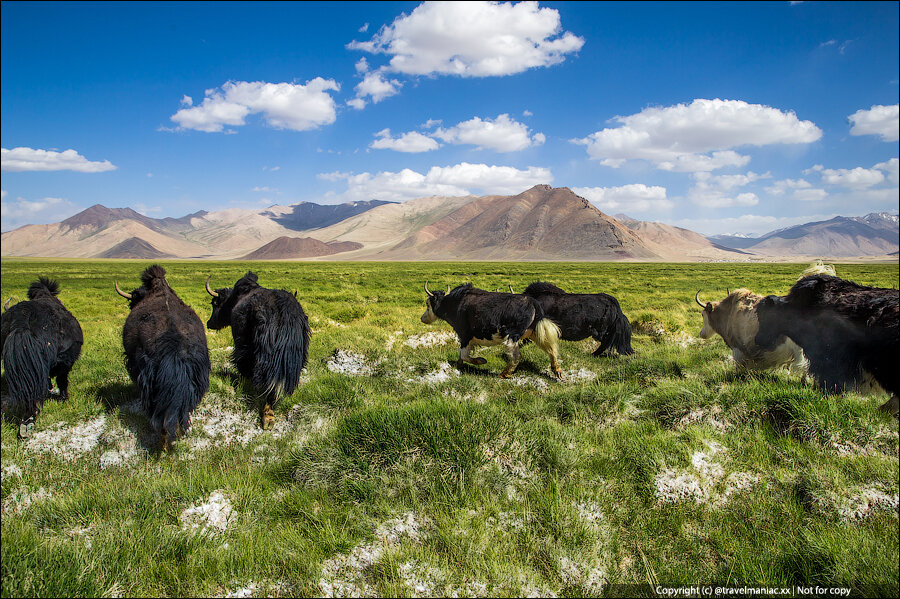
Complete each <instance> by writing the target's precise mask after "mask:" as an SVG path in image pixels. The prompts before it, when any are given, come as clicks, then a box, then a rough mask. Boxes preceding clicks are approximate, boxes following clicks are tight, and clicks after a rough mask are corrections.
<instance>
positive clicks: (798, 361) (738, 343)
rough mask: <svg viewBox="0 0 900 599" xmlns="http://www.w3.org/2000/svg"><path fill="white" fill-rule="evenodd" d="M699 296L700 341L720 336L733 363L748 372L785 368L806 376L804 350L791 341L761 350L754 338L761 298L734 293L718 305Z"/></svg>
mask: <svg viewBox="0 0 900 599" xmlns="http://www.w3.org/2000/svg"><path fill="white" fill-rule="evenodd" d="M699 298H700V292H699V291H698V292H697V295H696V296H695V299H696V301H697V303H698V304H700V306H701V307H703V329H702V330H701V331H700V338H701V339H709V338H710V337H712V336H713V335H715V334H719V335H720V336H721V337H722V339H723V340H724V341H725V345H727V346H728V347H730V348H731V354H732V356H733V357H734V363H735V364H736V365H738V366H740V367H742V368H748V369H751V370H766V369H769V368H779V367H781V366H786V367H788V368H790V369H792V370H794V371H796V372H798V373H803V374H805V373H806V368H807V362H806V358H805V357H804V356H803V350H802V349H800V346H798V345H797V344H796V343H794V342H793V341H791V340H790V339H787V338H784V339H781V340H780V341H779V342H778V343H777V344H775V345H774V346H773V347H769V348H763V347H760V346H759V345H757V344H756V341H754V338H755V337H756V333H757V331H758V330H759V321H758V319H757V316H756V310H757V306H758V305H759V302H760V301H761V300H762V299H763V296H761V295H757V294H755V293H751V292H750V291H749V290H747V289H736V290H734V291H732V292H731V293H729V294H728V296H726V297H725V299H723V300H722V301H719V302H706V304H705V305H704V304H702V303H701V302H700V299H699Z"/></svg>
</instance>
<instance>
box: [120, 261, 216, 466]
mask: <svg viewBox="0 0 900 599" xmlns="http://www.w3.org/2000/svg"><path fill="white" fill-rule="evenodd" d="M141 282H142V283H143V285H141V286H140V287H138V288H137V289H135V290H134V291H132V292H131V293H125V292H124V291H122V290H121V289H119V284H118V282H116V292H118V294H119V295H121V296H122V297H124V298H126V299H127V300H128V301H129V305H130V307H131V313H130V314H129V315H128V318H127V319H126V320H125V326H124V327H122V343H123V345H124V347H125V367H126V369H127V370H128V375H129V376H130V377H131V380H132V381H133V382H134V384H135V385H136V386H137V388H138V394H139V395H140V400H141V405H142V406H143V408H144V410H145V411H146V413H147V417H148V419H149V420H150V426H151V427H152V428H153V430H154V431H155V432H156V433H157V434H158V435H159V436H160V450H162V451H168V450H169V449H170V448H171V446H172V443H173V442H174V441H175V440H177V439H178V437H179V436H180V435H182V434H184V433H185V432H186V431H187V430H188V428H190V426H191V413H192V412H193V411H194V409H195V408H196V407H197V405H199V403H200V400H201V399H202V398H203V396H204V395H206V391H207V389H209V371H210V362H209V350H208V349H207V346H206V330H205V329H204V328H203V321H202V320H200V317H199V316H197V313H196V312H194V310H193V309H192V308H191V307H190V306H188V305H187V304H185V303H184V302H183V301H181V298H179V297H178V295H177V294H176V293H175V291H174V290H173V289H172V288H171V287H170V286H169V282H168V281H167V280H166V271H165V270H164V269H163V268H162V267H161V266H158V265H154V266H151V267H149V268H147V269H146V270H145V271H144V272H143V274H141Z"/></svg>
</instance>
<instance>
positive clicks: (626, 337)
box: [594, 310, 634, 356]
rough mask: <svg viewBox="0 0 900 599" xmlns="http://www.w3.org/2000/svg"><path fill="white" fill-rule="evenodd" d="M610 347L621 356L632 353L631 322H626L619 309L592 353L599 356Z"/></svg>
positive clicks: (626, 319) (625, 317)
mask: <svg viewBox="0 0 900 599" xmlns="http://www.w3.org/2000/svg"><path fill="white" fill-rule="evenodd" d="M610 348H612V349H614V350H616V351H617V352H619V355H622V356H630V355H631V354H633V353H634V350H633V349H631V323H629V322H628V317H627V316H625V314H624V313H623V312H622V311H621V310H620V311H619V313H618V314H617V315H616V319H615V322H613V324H612V326H610V327H609V328H607V329H606V331H605V334H604V336H603V338H602V339H601V340H600V346H599V347H598V348H597V349H596V351H594V355H595V356H599V355H601V354H602V353H603V352H605V351H606V350H608V349H610Z"/></svg>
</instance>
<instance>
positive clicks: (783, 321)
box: [755, 275, 900, 416]
mask: <svg viewBox="0 0 900 599" xmlns="http://www.w3.org/2000/svg"><path fill="white" fill-rule="evenodd" d="M757 312H758V315H759V332H758V333H757V334H756V339H755V340H756V343H757V344H758V345H760V346H762V347H772V346H774V345H775V344H776V343H778V342H779V340H781V339H782V338H783V337H790V338H791V339H792V340H793V341H794V342H795V343H797V345H799V346H800V347H802V348H803V351H804V353H805V354H806V357H807V358H808V359H809V372H810V374H811V375H813V376H814V377H815V379H816V381H817V383H818V384H819V385H821V386H822V387H824V388H825V389H826V390H827V391H829V392H841V391H844V390H847V389H852V388H854V387H858V386H864V385H865V384H866V383H867V380H866V379H868V378H871V379H874V380H875V382H876V383H878V385H880V386H881V387H882V388H883V389H884V390H885V391H887V392H888V393H889V394H891V398H890V399H889V400H888V401H887V402H886V403H885V404H884V405H883V406H881V409H882V410H885V411H889V412H891V413H892V414H894V415H895V416H896V415H897V412H898V395H897V394H898V392H900V369H898V368H897V363H898V359H900V326H898V323H900V294H898V292H897V290H896V289H882V288H878V287H865V286H862V285H857V284H856V283H852V282H850V281H845V280H843V279H839V278H838V277H833V276H829V275H814V276H809V277H804V278H802V279H800V280H799V281H797V283H795V284H794V286H793V287H791V289H790V291H789V292H788V294H787V295H786V296H785V297H778V296H774V295H770V296H768V297H766V298H764V299H763V300H762V301H761V302H760V304H759V308H758V310H757Z"/></svg>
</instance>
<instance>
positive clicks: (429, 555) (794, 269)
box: [0, 260, 900, 597]
mask: <svg viewBox="0 0 900 599" xmlns="http://www.w3.org/2000/svg"><path fill="white" fill-rule="evenodd" d="M147 265H148V263H146V262H129V261H57V262H43V261H37V260H21V261H19V260H4V261H3V263H2V274H3V276H2V299H3V300H4V301H5V299H6V298H7V297H10V296H13V297H14V298H16V299H24V298H25V291H26V289H27V287H28V284H29V283H31V282H32V281H34V280H35V279H36V277H37V276H38V275H48V276H51V277H53V278H56V279H58V280H59V282H60V284H61V287H62V292H61V294H60V298H61V299H62V301H63V302H64V303H65V304H66V306H67V307H68V308H69V310H70V311H71V312H72V313H73V314H75V315H76V317H77V318H78V319H79V321H80V323H81V326H82V328H83V330H84V334H85V346H84V351H83V353H82V357H81V359H80V360H79V361H78V363H77V364H76V365H75V368H74V370H73V371H72V375H71V378H70V395H71V397H70V399H69V401H68V402H67V403H60V402H59V401H57V400H55V399H53V398H51V399H50V400H48V401H47V402H46V403H45V405H44V409H43V411H42V413H41V415H40V417H39V419H38V422H37V428H36V431H35V434H34V436H33V437H32V439H31V440H29V441H28V442H21V441H19V440H17V438H16V423H15V421H14V420H13V419H12V418H8V417H4V420H3V423H2V439H0V440H2V467H3V479H2V503H3V514H2V515H3V518H2V545H0V552H2V596H4V597H6V596H25V595H27V596H76V595H77V596H163V595H164V596H207V595H223V594H226V593H229V592H234V591H237V590H238V589H241V588H245V589H252V592H253V594H254V595H259V596H262V595H266V594H268V595H276V596H298V595H300V596H316V595H321V594H322V593H323V592H325V589H327V588H330V587H327V584H337V583H343V584H346V585H349V586H345V587H339V588H343V589H344V591H345V592H346V591H347V589H356V591H357V592H360V591H364V592H368V593H371V594H378V595H400V596H415V595H422V594H432V595H445V594H453V593H455V594H458V595H492V596H496V595H520V594H529V593H538V594H542V595H547V594H550V593H553V594H556V595H562V596H579V595H582V594H588V595H596V594H600V593H603V594H612V595H616V594H624V593H625V592H626V591H624V590H622V589H632V590H633V587H620V586H616V585H622V584H625V585H630V584H645V583H659V584H666V585H682V584H684V585H687V584H697V583H706V584H729V585H739V584H748V585H765V586H788V587H789V586H792V585H803V586H810V585H819V586H841V587H850V588H852V589H853V590H854V592H855V593H856V594H874V595H886V596H896V595H897V593H898V582H897V581H898V565H897V564H898V546H900V539H898V514H897V507H896V505H897V499H896V498H897V495H898V434H897V421H896V420H895V419H893V418H892V417H889V416H886V415H884V414H882V413H880V412H879V411H878V410H877V409H876V408H877V406H878V405H880V404H881V403H882V402H883V401H884V399H885V398H884V397H863V396H860V395H857V394H854V393H848V394H845V395H838V396H827V395H824V394H822V393H821V392H820V391H818V390H816V389H814V388H812V387H810V386H809V385H805V384H803V383H801V381H800V380H799V378H797V377H794V376H791V375H790V374H788V373H785V372H766V373H748V372H744V371H737V370H735V368H734V366H733V363H732V362H730V361H729V360H728V355H729V351H728V350H727V348H726V347H725V345H724V343H723V342H722V340H721V339H720V338H718V337H716V338H714V339H711V340H707V341H703V340H699V339H696V338H695V336H696V334H697V333H698V332H699V330H700V328H701V325H702V322H701V317H700V309H699V307H698V306H697V305H696V304H695V303H694V301H693V296H694V294H695V293H696V291H697V289H702V290H703V294H702V297H703V298H704V299H710V300H712V299H721V298H722V297H724V296H725V290H726V288H729V289H735V288H738V287H747V288H749V289H751V290H752V291H754V292H757V293H762V294H769V293H779V294H783V293H786V291H787V289H788V288H789V287H790V285H791V284H792V283H793V282H794V281H795V280H796V278H797V277H798V275H799V274H800V272H801V271H802V270H803V269H804V268H805V266H806V265H803V264H758V265H747V264H703V265H696V264H620V263H614V264H610V263H571V264H570V263H565V264H560V263H320V262H299V263H283V262H260V263H252V264H251V263H241V262H187V261H172V262H163V265H164V266H165V268H166V269H167V271H168V277H167V278H168V280H169V282H170V284H171V285H172V287H173V288H174V289H175V290H176V291H177V292H178V294H179V295H180V296H181V298H182V299H184V300H185V301H186V302H187V303H188V304H190V305H191V306H193V307H194V309H195V310H196V311H197V313H198V314H199V316H200V318H201V319H202V320H204V321H205V320H206V319H207V318H208V317H209V314H210V302H209V297H208V296H207V294H206V291H205V289H204V281H205V280H206V277H207V275H210V274H211V275H212V284H213V285H214V286H215V287H223V286H227V285H231V284H233V283H234V281H235V280H237V279H238V278H239V277H240V276H241V275H242V274H244V273H245V272H246V271H247V270H248V269H250V268H252V269H253V270H254V271H255V272H256V273H257V274H258V275H259V279H260V282H261V283H262V284H263V285H265V286H269V287H280V288H285V289H288V290H291V291H294V290H296V291H297V295H298V297H299V299H300V301H301V303H302V305H303V307H304V309H305V311H306V312H307V314H308V315H309V318H310V323H311V326H312V329H313V336H312V343H311V348H310V353H309V356H310V357H309V363H308V366H307V373H306V374H305V375H304V378H303V382H302V384H301V386H300V388H299V389H298V390H297V391H296V392H294V393H293V394H292V395H291V396H289V397H286V398H284V399H283V400H282V401H281V402H280V403H279V405H278V407H277V408H276V423H277V426H276V428H275V430H274V431H271V432H262V431H260V430H259V429H258V425H257V418H258V414H257V413H256V412H255V411H253V410H252V408H251V406H250V404H251V401H250V397H249V396H250V395H251V394H252V389H250V388H249V387H247V386H246V385H245V384H243V383H242V382H241V381H240V379H239V378H238V377H237V374H236V372H235V371H234V369H233V367H232V366H230V365H229V363H228V358H229V356H230V346H231V345H232V339H231V332H230V330H228V329H226V330H223V331H219V332H213V331H209V332H208V333H207V335H208V337H207V338H208V342H209V347H210V352H211V358H212V364H213V368H212V376H211V381H210V392H209V394H207V396H206V397H205V398H204V400H203V402H202V403H201V406H200V408H199V409H198V410H197V412H195V415H194V425H193V427H192V429H191V431H190V432H189V433H188V434H187V435H186V436H185V437H184V438H182V439H181V440H179V441H178V443H177V444H176V449H175V451H174V452H173V453H171V454H168V455H162V456H156V455H154V454H151V453H148V451H147V450H146V447H148V446H149V445H151V444H152V441H153V440H152V435H151V434H150V432H149V430H148V425H147V422H146V418H145V417H144V416H143V415H142V414H141V413H140V411H139V410H137V411H136V410H135V409H134V406H133V404H132V402H133V396H134V391H133V387H132V386H131V382H130V381H129V379H128V376H127V374H126V372H125V369H124V365H123V360H122V345H121V328H122V324H123V323H124V321H125V318H126V316H127V313H128V309H127V304H126V302H125V300H123V299H122V298H120V297H119V296H117V295H116V293H115V291H114V289H113V281H114V280H116V279H118V281H119V284H120V286H122V288H123V289H132V288H134V287H136V286H137V285H138V283H139V278H138V277H139V274H140V272H141V270H142V269H143V268H144V267H146V266H147ZM837 272H838V274H839V275H840V276H842V277H845V278H848V279H851V280H854V281H856V282H858V283H861V284H867V285H877V286H882V287H896V286H897V280H898V267H897V265H896V264H888V265H878V264H864V265H838V266H837ZM426 280H427V281H428V283H429V286H430V287H431V288H433V289H439V288H445V287H446V286H447V285H457V284H460V283H464V282H472V283H474V284H475V285H476V286H478V287H482V288H484V289H491V290H493V289H496V288H498V287H499V288H501V289H503V290H505V289H506V287H507V285H513V287H514V288H515V289H516V290H517V291H521V290H523V289H524V287H525V286H526V285H527V284H528V283H530V282H532V281H535V280H547V281H552V282H554V283H556V284H558V285H559V286H561V287H563V288H564V289H567V290H570V291H573V292H599V291H603V292H606V293H610V294H612V295H614V296H615V297H616V298H618V300H619V302H620V304H621V306H622V308H623V310H624V311H625V313H626V315H627V316H628V317H629V318H630V319H631V321H632V323H633V324H634V329H635V332H636V334H635V336H634V339H633V345H634V348H635V354H634V355H633V356H630V357H604V358H594V357H593V356H591V355H590V352H591V351H592V350H593V349H594V347H595V343H594V342H593V341H591V340H585V341H581V342H576V343H563V344H562V346H561V364H562V368H563V370H564V371H565V372H566V373H567V376H566V378H565V379H564V380H563V381H555V380H553V379H551V378H550V376H549V364H548V360H547V356H546V355H545V354H544V353H543V352H541V351H539V350H538V349H536V348H535V347H534V346H533V345H529V346H526V347H525V348H524V349H523V352H522V353H523V360H522V362H521V364H520V367H519V370H518V372H517V373H516V376H515V377H514V379H512V380H510V381H506V380H501V379H499V378H498V377H497V374H499V372H500V370H501V369H502V368H503V365H504V359H503V356H502V352H501V350H500V348H484V349H481V350H479V352H478V355H481V356H484V357H485V358H487V364H485V365H484V366H480V367H468V368H465V369H464V370H462V371H458V370H456V368H455V367H451V366H450V364H449V363H450V362H454V361H455V359H456V356H457V352H458V348H457V347H456V345H455V344H454V343H449V344H444V345H436V346H433V347H419V348H416V349H414V348H411V347H409V346H408V345H406V344H405V343H404V341H406V340H407V339H409V338H410V337H412V336H418V335H422V334H423V333H427V332H434V333H440V332H448V331H450V329H449V326H447V325H446V324H444V323H437V324H435V325H432V326H427V325H423V324H422V323H421V322H420V321H419V317H420V316H421V314H422V312H423V311H424V297H425V294H424V291H423V289H422V285H423V283H424V282H425V281H426ZM338 350H342V351H344V352H350V353H352V354H355V355H356V356H360V357H361V358H362V359H363V360H364V365H365V366H366V367H368V368H369V371H368V374H366V375H363V376H351V375H347V374H340V373H337V372H332V371H331V370H330V369H329V367H328V362H329V360H332V359H333V358H334V356H335V352H336V351H338ZM591 373H593V374H596V378H593V375H592V374H591ZM4 392H5V389H4ZM79 427H80V428H79ZM79 431H80V438H82V440H86V441H87V442H86V443H85V444H84V445H83V446H76V445H74V444H68V445H67V443H72V442H73V440H74V439H75V438H76V437H79ZM51 435H55V437H54V439H50V436H51ZM40 447H44V448H46V451H41V450H40ZM122 455H124V456H125V457H124V458H122V459H120V458H121V456H122ZM19 471H20V472H21V474H19V473H18V472H19ZM678 476H681V477H682V481H683V480H685V479H687V480H693V481H694V482H695V483H696V485H697V490H696V493H698V494H699V495H690V493H692V492H694V491H690V490H688V491H686V493H687V495H685V496H684V498H682V499H680V500H677V501H663V500H661V499H660V493H661V492H662V491H660V489H664V488H665V487H664V482H665V480H667V478H666V477H669V478H670V479H675V478H677V477H678ZM691 477H693V478H691ZM739 481H743V482H744V483H745V484H744V486H743V487H741V486H740V485H737V482H739ZM748 481H749V482H748ZM661 485H663V486H661ZM736 485H737V486H736ZM215 491H222V492H223V494H224V496H225V497H226V499H227V501H228V502H229V503H230V506H231V508H232V510H233V512H232V515H231V518H230V520H229V524H228V526H227V527H226V528H225V530H224V531H222V532H219V533H202V532H197V531H196V530H191V529H185V528H184V526H183V521H182V516H183V514H184V512H185V510H187V509H188V508H191V507H192V506H197V505H199V504H204V503H206V502H208V501H209V499H210V496H211V494H212V493H213V492H215ZM694 496H697V497H699V498H700V499H701V500H700V501H697V500H695V499H694V498H693V497H694ZM866 502H868V505H869V507H871V508H873V509H871V510H868V511H867V510H866V509H864V508H865V507H866V505H867V504H866ZM891 502H893V503H891ZM410 514H412V515H411V516H410ZM399 522H406V523H407V525H409V523H413V525H414V526H419V528H418V529H415V530H414V531H413V532H410V529H409V528H404V527H403V526H400V525H399V524H398V523H399ZM387 529H391V530H392V531H393V536H392V535H391V534H388V533H386V532H385V531H386V530H387ZM347 556H353V557H354V558H356V559H357V563H358V564H360V563H361V564H363V565H364V566H365V567H364V568H360V569H357V570H354V569H353V568H352V567H350V566H349V565H348V564H349V563H350V562H349V560H348V558H347ZM323 582H324V583H325V586H323Z"/></svg>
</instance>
